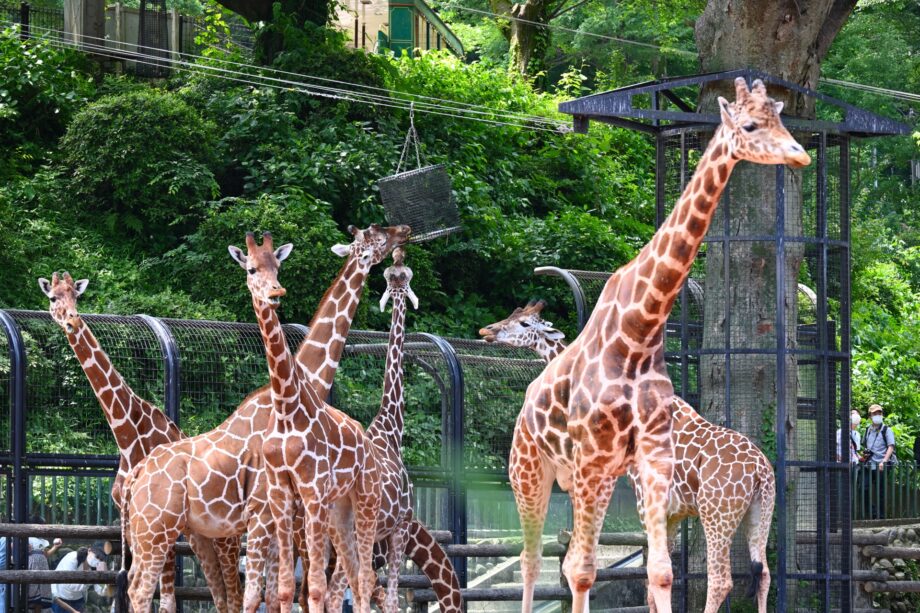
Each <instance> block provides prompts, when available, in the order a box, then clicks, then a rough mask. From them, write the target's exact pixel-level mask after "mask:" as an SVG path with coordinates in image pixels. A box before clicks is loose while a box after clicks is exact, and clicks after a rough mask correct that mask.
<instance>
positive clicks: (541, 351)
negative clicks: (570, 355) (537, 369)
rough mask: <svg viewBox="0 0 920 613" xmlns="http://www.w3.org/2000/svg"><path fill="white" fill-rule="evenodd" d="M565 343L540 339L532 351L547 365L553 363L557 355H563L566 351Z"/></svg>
mask: <svg viewBox="0 0 920 613" xmlns="http://www.w3.org/2000/svg"><path fill="white" fill-rule="evenodd" d="M565 347H566V345H565V341H562V340H550V339H548V338H544V337H542V336H541V337H540V338H538V339H537V342H536V343H535V344H534V346H533V347H531V349H533V350H534V351H536V352H537V355H539V356H540V357H541V358H543V360H544V361H546V363H547V364H549V363H550V362H552V361H553V360H554V359H555V358H556V356H557V355H559V354H560V353H562V352H563V351H564V350H565Z"/></svg>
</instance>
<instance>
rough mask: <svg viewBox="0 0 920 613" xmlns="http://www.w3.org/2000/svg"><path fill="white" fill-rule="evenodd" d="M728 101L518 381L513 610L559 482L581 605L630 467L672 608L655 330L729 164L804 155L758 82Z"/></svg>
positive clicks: (738, 84) (666, 417) (660, 597)
mask: <svg viewBox="0 0 920 613" xmlns="http://www.w3.org/2000/svg"><path fill="white" fill-rule="evenodd" d="M735 92H736V100H735V102H734V103H731V104H730V103H729V102H728V101H727V100H725V99H724V98H719V107H720V112H721V119H722V123H721V125H720V126H719V127H718V128H717V129H716V131H715V134H714V135H713V137H712V139H711V140H710V142H709V146H708V147H707V148H706V151H705V152H704V153H703V155H702V157H701V159H700V161H699V164H698V165H697V168H696V171H695V172H694V174H693V178H692V179H691V180H690V182H689V183H688V184H687V187H686V189H685V190H684V193H683V194H682V195H681V197H680V199H679V200H678V202H677V204H676V206H675V207H674V210H673V211H672V212H671V214H670V215H669V216H668V218H667V219H666V220H665V222H664V224H662V226H661V227H660V228H659V229H658V231H657V232H656V233H655V236H654V237H653V239H652V240H651V242H649V243H648V244H647V245H646V246H645V247H643V248H642V250H641V251H640V252H639V254H638V255H637V256H636V257H635V258H634V259H633V260H632V261H631V262H629V263H628V264H626V265H625V266H623V267H622V268H620V269H619V270H617V271H616V272H615V273H614V274H613V275H612V276H611V277H610V279H609V280H608V281H607V284H606V285H605V287H604V290H603V292H602V293H601V296H600V299H599V300H598V303H597V305H596V306H595V308H594V312H593V313H592V314H591V317H590V318H589V319H588V322H587V324H586V325H585V327H584V329H583V330H582V332H581V334H580V335H579V336H578V338H576V339H575V340H574V341H573V342H572V344H571V345H569V346H568V347H567V348H566V349H565V350H564V351H563V352H562V353H561V354H560V355H559V356H558V357H557V358H556V359H555V360H553V361H552V362H550V364H549V365H548V366H547V367H546V369H545V370H544V371H543V373H541V375H540V376H539V377H538V378H537V379H536V380H534V381H533V382H532V383H531V384H530V386H529V387H528V388H527V394H526V396H525V400H524V406H523V408H522V409H521V413H520V415H519V416H518V420H517V423H516V425H515V430H514V438H513V441H512V446H511V454H510V458H509V467H508V472H509V476H510V481H511V486H512V489H513V490H514V495H515V501H516V502H517V506H518V513H519V515H520V518H521V528H522V530H523V534H524V549H523V551H522V553H521V572H522V575H523V578H524V598H523V604H522V610H523V611H524V612H525V613H529V612H530V611H531V610H532V608H533V588H534V583H535V581H536V576H537V573H538V572H539V567H540V561H541V560H540V557H541V538H542V533H543V523H544V520H545V518H546V508H547V504H548V502H549V496H550V493H551V491H552V484H553V481H554V480H555V481H557V482H558V483H559V485H560V486H561V487H562V489H563V490H565V491H567V492H568V493H569V497H570V498H571V500H572V507H573V511H574V520H575V525H574V529H573V532H572V540H571V543H570V546H569V550H568V552H567V554H566V557H565V562H564V563H563V573H564V574H565V577H566V579H567V581H568V584H569V587H570V588H571V589H572V592H573V597H572V610H573V611H575V612H576V613H583V612H586V611H587V610H588V591H589V590H590V589H591V586H592V585H593V584H594V580H595V577H596V575H597V566H596V563H597V561H596V556H595V550H596V548H597V539H598V534H599V531H600V528H601V526H602V524H603V519H604V514H605V513H606V510H607V505H608V504H609V502H610V497H611V495H612V494H613V488H614V485H615V483H616V479H617V478H618V477H620V476H622V475H624V474H625V473H626V471H627V469H628V468H629V467H630V466H635V469H636V472H637V475H638V481H639V483H640V484H641V487H642V495H643V498H644V500H643V504H644V505H645V529H646V532H647V533H648V541H649V558H648V580H649V598H650V599H651V600H653V601H654V603H655V606H656V608H657V610H658V611H661V612H663V613H664V612H670V611H671V583H672V580H673V576H672V571H671V558H670V553H669V551H668V546H667V498H668V491H669V489H670V485H671V479H672V472H673V464H674V450H673V447H672V445H671V421H672V418H671V407H672V404H673V399H674V388H673V387H672V385H671V380H670V378H669V377H668V372H667V368H666V366H665V362H664V347H663V338H664V328H665V324H666V322H667V318H668V315H669V314H670V312H671V308H672V306H673V304H674V300H675V298H676V297H677V295H678V293H679V292H680V288H681V286H682V285H683V282H684V280H685V279H686V277H687V275H688V274H689V272H690V267H691V265H692V264H693V260H694V258H695V257H696V252H697V250H698V249H699V246H700V243H701V242H702V240H703V236H704V235H705V234H706V230H707V228H708V226H709V223H710V221H711V220H712V215H713V212H714V211H715V208H716V205H717V203H718V201H719V197H720V196H721V194H722V190H723V189H724V188H725V185H726V183H727V181H728V177H729V175H730V174H731V171H732V169H733V168H734V166H735V164H737V163H738V162H739V161H740V160H742V159H745V160H749V161H752V162H756V163H761V164H788V165H790V166H792V167H794V168H801V167H803V166H805V165H807V164H809V163H810V162H811V158H810V157H809V156H808V154H807V153H806V152H805V150H804V149H802V147H801V145H799V144H798V143H797V142H796V141H795V139H793V138H792V136H791V135H790V134H789V132H788V131H787V130H786V128H785V127H784V126H783V124H782V122H781V121H780V118H779V113H780V112H781V110H782V103H781V102H775V101H774V100H772V99H770V98H769V97H768V96H767V91H766V87H765V86H764V84H763V82H761V81H760V80H756V81H754V84H753V87H752V89H751V90H748V87H747V84H746V83H745V81H744V79H740V78H739V79H737V80H736V81H735Z"/></svg>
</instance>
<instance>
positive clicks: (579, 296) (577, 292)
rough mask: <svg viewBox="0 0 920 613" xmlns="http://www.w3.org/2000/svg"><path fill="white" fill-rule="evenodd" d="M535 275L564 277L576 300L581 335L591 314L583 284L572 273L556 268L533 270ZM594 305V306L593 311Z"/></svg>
mask: <svg viewBox="0 0 920 613" xmlns="http://www.w3.org/2000/svg"><path fill="white" fill-rule="evenodd" d="M533 272H534V274H535V275H555V276H557V277H562V280H563V281H565V282H566V285H568V286H569V289H571V290H572V297H573V298H574V299H575V315H576V317H577V318H578V332H579V333H580V332H581V331H582V329H583V328H584V327H585V324H586V323H587V322H588V317H589V313H588V312H587V309H586V305H585V302H586V301H585V292H584V290H582V289H581V283H579V282H578V279H576V278H575V277H574V276H573V275H572V273H570V272H569V271H567V270H563V269H562V268H557V267H556V266H538V267H537V268H534V269H533ZM593 308H594V305H592V310H593Z"/></svg>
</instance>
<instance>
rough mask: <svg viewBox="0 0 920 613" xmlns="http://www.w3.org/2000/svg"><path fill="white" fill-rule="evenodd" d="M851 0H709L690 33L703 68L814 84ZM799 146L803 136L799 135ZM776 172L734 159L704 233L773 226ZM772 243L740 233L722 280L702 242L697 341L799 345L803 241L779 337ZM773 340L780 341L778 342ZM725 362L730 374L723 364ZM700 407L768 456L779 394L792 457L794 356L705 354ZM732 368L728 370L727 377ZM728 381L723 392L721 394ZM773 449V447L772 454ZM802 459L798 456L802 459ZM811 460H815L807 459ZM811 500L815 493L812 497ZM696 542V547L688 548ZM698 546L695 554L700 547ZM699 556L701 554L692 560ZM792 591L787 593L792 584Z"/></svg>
mask: <svg viewBox="0 0 920 613" xmlns="http://www.w3.org/2000/svg"><path fill="white" fill-rule="evenodd" d="M855 4H856V0H812V1H809V0H783V1H774V0H710V1H709V2H708V4H707V6H706V8H705V10H704V11H703V14H702V15H701V16H700V18H699V19H698V20H697V22H696V32H695V33H696V41H697V48H698V49H699V58H700V66H701V69H702V72H704V73H707V72H719V71H726V70H733V69H737V68H754V69H758V70H762V71H764V72H767V73H770V74H773V75H776V76H778V77H780V78H783V79H785V80H787V81H791V82H793V83H797V84H800V85H803V86H805V87H809V88H812V89H814V88H815V87H816V86H817V83H818V77H819V75H820V68H821V61H822V60H823V59H824V57H825V56H826V55H827V52H828V49H829V48H830V45H831V42H833V40H834V37H835V36H836V35H837V33H838V32H839V31H840V28H841V27H842V26H843V24H844V23H845V22H846V19H847V17H848V16H849V14H850V12H851V11H852V9H853V7H854V6H855ZM769 92H770V95H771V96H772V97H773V98H775V99H777V100H782V101H783V102H784V103H785V110H784V114H786V115H792V116H795V117H800V118H814V115H815V109H814V99H813V98H805V97H802V96H799V95H795V94H793V93H792V92H787V91H785V90H779V89H774V88H769ZM718 96H725V97H726V98H727V99H728V100H734V97H735V96H734V87H733V84H732V83H731V82H728V81H726V82H724V83H716V84H713V85H712V86H711V87H708V88H705V89H704V90H703V91H702V92H701V97H700V108H701V110H703V111H704V112H718V107H717V103H716V98H717V97H718ZM796 136H797V138H799V140H800V142H801V144H802V145H803V146H805V147H806V148H807V146H808V143H807V142H802V140H803V137H806V136H807V135H796ZM776 172H777V169H776V168H775V167H773V166H760V165H754V164H749V163H742V164H740V165H739V166H738V167H737V168H736V169H735V171H734V173H733V175H732V178H731V181H730V183H729V185H728V188H727V189H726V193H725V195H724V196H723V199H722V204H721V205H720V207H719V209H718V210H717V212H716V214H715V217H714V219H713V222H712V226H711V227H712V230H711V231H710V232H711V233H715V234H717V235H722V234H723V228H724V227H725V215H726V214H728V215H729V225H730V227H729V233H730V234H731V235H733V236H772V235H775V233H776V183H777V180H776ZM784 177H785V178H784V190H785V220H786V227H785V233H786V235H788V236H801V235H802V233H803V229H802V171H794V170H791V169H789V168H786V169H785V171H784ZM775 248H776V243H775V242H772V241H762V242H761V241H744V242H735V243H732V244H731V247H730V253H729V262H728V266H727V272H728V275H729V278H728V279H726V278H725V272H726V267H725V253H724V251H723V247H722V245H721V244H719V243H709V244H708V246H707V252H706V262H705V271H706V272H705V275H706V277H705V280H706V283H705V285H706V291H705V302H704V317H703V320H704V323H703V347H704V348H721V349H724V348H726V347H732V348H746V349H763V350H770V349H775V348H776V347H777V346H780V347H786V348H789V349H792V348H795V347H796V346H797V344H796V343H797V339H796V324H797V319H798V317H797V308H796V305H797V300H796V297H797V296H796V291H797V281H798V278H799V271H800V269H801V266H802V263H803V260H804V246H803V244H802V243H787V244H786V247H785V249H786V251H785V264H784V273H785V279H786V283H785V286H784V288H783V289H782V292H783V296H782V297H781V298H782V301H783V303H784V304H785V310H786V317H785V318H784V320H783V322H782V323H783V324H784V328H785V334H784V338H782V339H778V338H777V330H776V327H777V326H776V324H777V321H776V309H777V287H776V274H777V268H776V266H777V262H776V253H775ZM778 343H779V345H778ZM729 369H730V372H729ZM700 371H701V390H700V392H701V394H700V405H701V406H700V410H701V413H702V414H703V415H705V416H706V417H707V418H708V419H710V420H712V421H714V422H715V423H719V422H722V423H726V421H729V420H728V416H730V425H731V427H732V428H733V429H735V430H738V431H739V432H742V433H743V434H745V435H747V436H749V437H750V438H751V439H752V440H754V441H755V442H756V443H757V444H758V445H759V446H761V448H764V450H765V452H767V453H768V455H771V456H772V457H771V459H775V451H776V450H775V449H772V450H771V449H770V447H771V445H769V444H766V445H765V443H770V442H771V441H770V440H769V438H768V437H765V436H764V435H765V434H769V433H770V432H772V431H773V429H774V428H775V423H773V422H772V421H771V420H769V419H766V418H768V417H769V416H774V415H775V411H776V406H777V402H778V400H779V398H780V397H782V398H783V399H784V402H785V407H786V420H785V423H784V424H782V426H783V427H784V428H785V435H786V445H785V452H786V458H787V459H798V458H796V455H795V450H796V425H797V421H798V420H797V410H796V409H797V407H796V404H797V396H798V392H799V390H798V387H799V382H798V378H797V363H796V360H795V359H794V357H792V356H790V357H788V358H787V360H786V363H785V371H786V382H785V386H784V388H783V389H779V386H778V384H777V360H776V357H775V356H774V355H744V356H738V355H735V356H734V357H733V358H732V360H731V363H730V364H728V363H726V358H725V357H724V355H723V356H717V355H704V356H702V359H701V363H700ZM729 374H730V378H729V377H728V376H727V375H729ZM726 387H727V390H728V392H729V393H728V394H726ZM771 451H772V453H771ZM802 459H804V458H802ZM809 459H814V458H809ZM793 473H794V471H788V474H787V485H788V486H789V488H788V492H787V495H788V498H787V506H786V509H785V512H786V521H787V526H788V527H787V534H789V535H790V537H789V538H790V541H789V543H788V544H787V564H788V568H789V569H790V570H791V571H793V570H794V569H795V555H794V552H795V549H794V548H793V547H794V544H795V535H796V526H797V512H796V510H797V507H798V505H799V503H802V502H804V500H800V499H799V496H800V495H799V494H797V493H796V491H795V487H794V485H795V478H796V476H795V475H794V474H793ZM810 504H811V505H812V506H813V505H814V501H813V500H812V501H811V503H810ZM694 549H696V547H694ZM698 553H699V554H700V555H702V553H703V549H702V548H700V549H699V550H698ZM696 559H699V558H696ZM790 596H791V597H793V598H794V596H793V595H792V593H791V592H790ZM691 598H692V601H693V602H692V605H691V610H696V609H700V610H701V609H702V603H701V601H700V600H698V599H700V598H701V596H700V594H699V593H697V591H696V590H694V591H693V592H691Z"/></svg>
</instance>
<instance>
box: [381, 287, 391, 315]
mask: <svg viewBox="0 0 920 613" xmlns="http://www.w3.org/2000/svg"><path fill="white" fill-rule="evenodd" d="M389 299H390V288H389V287H388V288H386V290H384V292H383V296H381V297H380V312H381V313H382V312H383V310H384V309H385V308H387V301H388V300H389Z"/></svg>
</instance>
